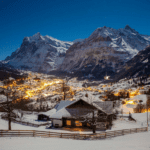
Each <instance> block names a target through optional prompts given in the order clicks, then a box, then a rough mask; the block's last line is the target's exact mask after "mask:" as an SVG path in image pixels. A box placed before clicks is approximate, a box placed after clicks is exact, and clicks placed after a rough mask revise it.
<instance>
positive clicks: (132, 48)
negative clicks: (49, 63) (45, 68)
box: [59, 25, 150, 78]
mask: <svg viewBox="0 0 150 150" xmlns="http://www.w3.org/2000/svg"><path fill="white" fill-rule="evenodd" d="M147 45H150V36H146V35H141V34H139V33H138V32H137V31H135V30H134V29H132V28H131V27H130V26H129V25H126V26H125V28H121V29H118V30H116V29H113V28H109V27H105V26H104V27H100V28H98V29H96V30H95V31H94V32H93V33H92V34H91V35H90V36H89V37H88V38H87V39H85V40H83V41H81V42H76V43H74V44H73V45H72V46H71V47H70V48H69V49H68V51H67V52H66V56H65V59H64V61H63V63H62V65H60V67H59V69H60V70H62V71H66V72H74V73H76V74H79V75H80V76H84V77H85V76H87V77H96V78H97V77H103V76H104V75H105V74H106V72H107V74H108V75H112V74H114V73H115V72H118V71H119V70H120V69H122V66H123V65H124V63H125V62H127V61H128V60H130V59H131V58H133V57H134V56H135V55H136V54H137V53H138V52H139V51H140V50H142V49H144V48H145V47H146V46H147Z"/></svg>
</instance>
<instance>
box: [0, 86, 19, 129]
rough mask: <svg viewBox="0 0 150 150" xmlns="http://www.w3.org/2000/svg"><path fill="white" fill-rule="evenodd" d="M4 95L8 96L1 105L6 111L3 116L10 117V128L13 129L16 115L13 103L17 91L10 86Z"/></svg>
mask: <svg viewBox="0 0 150 150" xmlns="http://www.w3.org/2000/svg"><path fill="white" fill-rule="evenodd" d="M4 95H5V96H6V102H3V103H0V107H2V108H3V109H4V111H5V113H4V114H3V115H2V116H3V117H4V118H6V119H8V130H11V121H12V118H13V117H15V116H16V114H15V112H14V109H15V106H14V105H15V104H14V103H13V99H14V97H15V92H13V91H12V89H11V88H10V87H7V89H5V90H4Z"/></svg>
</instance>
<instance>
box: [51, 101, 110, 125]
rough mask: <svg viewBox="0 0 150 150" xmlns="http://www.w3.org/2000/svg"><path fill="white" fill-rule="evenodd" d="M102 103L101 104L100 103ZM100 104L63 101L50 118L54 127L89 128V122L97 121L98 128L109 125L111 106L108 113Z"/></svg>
mask: <svg viewBox="0 0 150 150" xmlns="http://www.w3.org/2000/svg"><path fill="white" fill-rule="evenodd" d="M102 103H103V102H102ZM101 106H102V105H101V103H100V102H94V103H92V104H90V103H88V102H87V101H85V100H83V99H79V100H76V101H64V102H61V103H60V105H58V107H56V109H57V110H56V112H55V113H53V115H51V116H50V119H51V120H52V123H53V126H55V127H89V128H90V127H91V122H93V121H96V120H97V124H99V126H101V125H102V124H103V125H107V126H108V125H110V124H111V122H112V116H111V115H112V111H111V110H112V107H111V106H112V105H111V106H110V107H111V108H109V112H108V111H105V110H104V109H105V108H104V107H103V108H102V107H101Z"/></svg>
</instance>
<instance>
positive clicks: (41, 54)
mask: <svg viewBox="0 0 150 150" xmlns="http://www.w3.org/2000/svg"><path fill="white" fill-rule="evenodd" d="M72 44H73V43H72V42H64V41H60V40H57V39H55V38H53V37H50V36H48V35H46V36H42V35H41V34H40V33H39V32H38V33H36V34H35V35H33V36H30V37H25V38H24V39H23V42H22V44H21V46H20V48H18V49H17V50H16V51H15V52H13V53H12V55H11V56H8V57H7V58H6V60H7V61H9V62H8V63H9V64H10V65H12V66H14V67H15V68H19V69H25V70H26V69H27V70H31V71H37V72H49V71H51V70H55V69H57V67H58V66H59V65H60V64H61V63H62V61H63V60H64V57H65V53H66V51H67V49H68V48H69V47H70V46H71V45H72Z"/></svg>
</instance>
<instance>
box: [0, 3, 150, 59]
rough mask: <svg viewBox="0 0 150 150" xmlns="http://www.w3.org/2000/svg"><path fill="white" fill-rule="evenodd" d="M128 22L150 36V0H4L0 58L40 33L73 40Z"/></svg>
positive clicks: (1, 16) (0, 10)
mask: <svg viewBox="0 0 150 150" xmlns="http://www.w3.org/2000/svg"><path fill="white" fill-rule="evenodd" d="M126 24H128V25H129V26H131V27H132V28H134V29H135V30H137V31H138V32H139V33H141V34H147V35H150V0H114V1H113V0H0V60H4V59H5V58H6V56H8V55H10V54H11V53H12V52H13V51H15V50H16V49H17V48H18V47H20V45H21V43H22V40H23V38H24V37H25V36H32V35H33V34H35V33H37V32H40V33H41V34H42V35H50V36H52V37H54V38H57V39H60V40H63V41H73V40H75V39H79V38H82V39H84V38H87V37H88V36H89V35H90V34H91V33H92V32H93V31H94V30H95V29H96V28H98V27H103V26H108V27H112V28H115V29H118V28H124V27H125V25H126Z"/></svg>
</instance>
